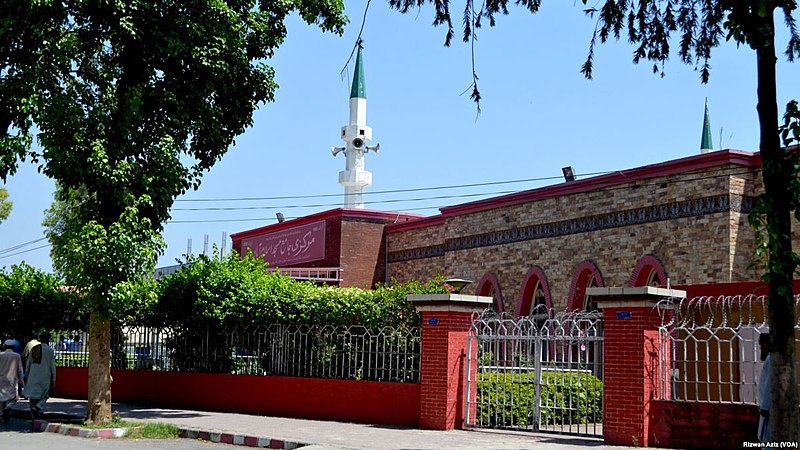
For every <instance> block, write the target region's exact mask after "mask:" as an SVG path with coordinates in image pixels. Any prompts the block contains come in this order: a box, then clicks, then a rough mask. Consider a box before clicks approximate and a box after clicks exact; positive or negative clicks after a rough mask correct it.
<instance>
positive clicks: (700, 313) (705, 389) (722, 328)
mask: <svg viewBox="0 0 800 450" xmlns="http://www.w3.org/2000/svg"><path fill="white" fill-rule="evenodd" d="M799 305H800V296H798V297H795V317H796V318H798V319H800V315H799V314H798V309H800V308H798V306H799ZM657 307H658V308H659V310H660V314H661V318H662V321H661V324H660V328H659V336H660V339H659V345H660V346H661V350H662V354H669V355H670V358H668V359H665V360H662V361H661V364H660V368H659V379H660V380H661V383H662V385H661V389H659V392H660V393H661V397H662V399H663V400H679V401H690V402H717V403H748V404H755V403H756V402H757V398H756V392H758V389H757V386H758V382H759V380H758V378H759V376H760V374H761V365H762V363H761V359H760V355H759V346H758V336H759V335H760V334H762V333H767V332H769V323H768V316H769V313H768V309H767V300H766V297H765V296H763V295H762V296H756V295H737V296H717V297H694V298H691V299H679V300H676V299H664V300H662V301H661V302H660V303H659V304H658V306H657ZM798 331H800V322H799V323H796V324H795V334H796V335H797V333H798Z"/></svg>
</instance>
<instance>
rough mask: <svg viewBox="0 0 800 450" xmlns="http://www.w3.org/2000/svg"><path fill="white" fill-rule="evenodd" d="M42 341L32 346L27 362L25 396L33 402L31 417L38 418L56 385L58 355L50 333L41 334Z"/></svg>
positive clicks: (40, 339)
mask: <svg viewBox="0 0 800 450" xmlns="http://www.w3.org/2000/svg"><path fill="white" fill-rule="evenodd" d="M39 341H40V343H39V344H37V345H34V346H32V347H31V350H30V355H28V360H27V361H26V362H25V390H24V392H25V397H28V400H29V401H30V404H31V417H32V418H34V419H38V418H40V417H41V416H42V413H43V412H44V406H45V404H46V403H47V399H48V398H50V389H52V388H53V386H55V385H56V357H55V353H54V352H53V349H52V347H50V346H49V345H48V344H47V343H48V342H50V333H49V332H47V331H45V332H43V333H41V334H40V335H39Z"/></svg>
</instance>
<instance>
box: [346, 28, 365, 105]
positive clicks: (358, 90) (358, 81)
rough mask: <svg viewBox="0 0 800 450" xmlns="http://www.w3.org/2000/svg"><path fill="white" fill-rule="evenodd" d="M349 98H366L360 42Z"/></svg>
mask: <svg viewBox="0 0 800 450" xmlns="http://www.w3.org/2000/svg"><path fill="white" fill-rule="evenodd" d="M350 98H363V99H366V98H367V84H366V83H365V82H364V64H362V62H361V42H359V43H358V55H356V70H355V74H353V87H352V89H350Z"/></svg>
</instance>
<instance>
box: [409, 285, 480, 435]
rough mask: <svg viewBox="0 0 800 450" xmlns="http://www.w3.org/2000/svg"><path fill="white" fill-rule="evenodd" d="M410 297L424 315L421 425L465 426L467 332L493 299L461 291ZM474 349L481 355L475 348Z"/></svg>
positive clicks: (446, 428) (439, 428)
mask: <svg viewBox="0 0 800 450" xmlns="http://www.w3.org/2000/svg"><path fill="white" fill-rule="evenodd" d="M407 298H408V301H410V302H411V303H413V304H414V306H415V307H416V309H417V311H419V312H420V313H421V315H422V352H421V355H420V400H419V403H420V405H419V413H420V418H419V426H420V428H424V429H429V430H452V429H453V428H463V426H464V396H465V395H466V386H465V385H466V373H465V370H466V356H467V335H468V334H469V329H470V326H471V325H472V315H473V313H475V312H479V311H482V310H484V309H486V308H488V307H490V306H491V305H492V298H491V297H481V296H475V295H461V294H427V295H409V296H408V297H407ZM470 352H471V353H473V354H477V351H475V349H470ZM473 380H474V377H473ZM475 388H476V387H475V386H472V387H471V388H470V389H471V390H470V392H471V393H474V392H475ZM471 395H474V394H471Z"/></svg>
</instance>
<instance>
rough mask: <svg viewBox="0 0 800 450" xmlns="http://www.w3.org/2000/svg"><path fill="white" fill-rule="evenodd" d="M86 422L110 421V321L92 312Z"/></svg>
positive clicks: (90, 317) (90, 319) (90, 318)
mask: <svg viewBox="0 0 800 450" xmlns="http://www.w3.org/2000/svg"><path fill="white" fill-rule="evenodd" d="M93 309H94V308H93ZM86 420H87V421H88V422H90V423H101V422H107V421H110V420H111V321H110V320H109V319H108V318H107V317H105V316H104V315H102V314H100V313H99V312H97V311H94V310H93V311H92V312H91V314H90V316H89V398H88V416H87V418H86Z"/></svg>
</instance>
